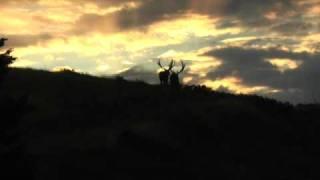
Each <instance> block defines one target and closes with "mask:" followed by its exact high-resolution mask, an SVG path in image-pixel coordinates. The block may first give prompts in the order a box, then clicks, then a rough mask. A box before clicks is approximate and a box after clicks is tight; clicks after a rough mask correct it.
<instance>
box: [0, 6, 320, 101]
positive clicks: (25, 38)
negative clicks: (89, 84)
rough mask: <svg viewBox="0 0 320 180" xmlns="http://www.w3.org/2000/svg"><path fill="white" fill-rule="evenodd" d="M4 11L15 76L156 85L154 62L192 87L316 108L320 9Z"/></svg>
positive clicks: (1, 25) (0, 30)
mask: <svg viewBox="0 0 320 180" xmlns="http://www.w3.org/2000/svg"><path fill="white" fill-rule="evenodd" d="M0 2H1V3H0V11H1V13H0V36H1V37H6V38H8V39H9V41H8V43H7V46H6V47H7V48H10V47H13V48H15V51H14V56H16V57H18V58H19V59H18V60H17V61H16V63H15V64H14V65H13V66H15V67H30V68H36V69H46V70H52V71H56V70H59V69H61V68H72V69H75V70H76V71H79V72H84V73H89V74H93V75H114V74H120V75H122V76H124V77H126V78H128V79H134V80H135V79H139V80H144V81H146V82H149V83H158V79H157V75H156V73H157V71H158V70H159V67H158V66H157V64H156V60H155V59H156V58H162V59H164V61H163V64H166V63H167V62H166V61H165V60H166V59H167V60H169V59H175V60H180V59H183V60H185V62H186V64H187V69H186V71H185V72H184V74H183V81H184V83H186V84H205V85H207V86H209V87H211V88H213V89H219V90H221V91H231V92H235V93H245V94H247V93H255V94H261V95H266V96H269V97H274V98H278V99H280V100H286V101H287V100H289V101H291V102H314V101H318V102H320V78H319V77H320V0H1V1H0ZM3 50H4V49H3ZM177 68H179V67H177Z"/></svg>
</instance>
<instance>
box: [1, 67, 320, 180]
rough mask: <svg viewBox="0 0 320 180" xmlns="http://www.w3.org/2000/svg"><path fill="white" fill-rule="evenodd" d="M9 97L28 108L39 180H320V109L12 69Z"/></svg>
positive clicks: (28, 137) (30, 148)
mask: <svg viewBox="0 0 320 180" xmlns="http://www.w3.org/2000/svg"><path fill="white" fill-rule="evenodd" d="M1 91H2V96H7V97H10V98H12V99H19V98H21V97H27V99H28V100H27V103H28V113H26V114H25V115H23V116H22V117H21V120H20V121H19V127H22V129H23V133H22V135H21V138H20V142H21V143H23V144H24V154H25V155H26V157H27V158H28V159H29V161H30V162H31V163H30V164H29V165H30V167H31V169H30V171H32V175H33V179H39V180H40V179H48V180H51V179H52V180H61V179H215V178H216V179H318V177H319V176H320V173H319V172H318V165H317V164H318V161H317V159H316V157H317V155H318V152H319V150H320V145H319V138H320V131H319V130H320V123H319V122H318V121H319V120H318V116H319V115H318V112H320V111H319V110H320V107H319V106H318V105H298V106H293V105H291V104H288V103H281V102H278V101H276V100H272V99H267V98H263V97H259V96H253V95H233V94H227V93H219V92H214V91H211V90H209V89H207V88H205V87H201V86H188V87H184V88H182V89H172V88H169V87H161V86H158V85H148V84H146V83H143V82H138V81H137V82H129V81H126V80H124V79H122V78H120V77H118V78H99V77H93V76H89V75H84V74H77V73H74V72H70V71H65V72H60V73H52V72H46V71H39V70H30V69H12V70H11V71H10V73H9V75H8V77H7V79H6V82H4V84H3V85H2V90H1ZM2 110H3V109H2ZM3 113H5V112H4V111H3V112H2V114H3Z"/></svg>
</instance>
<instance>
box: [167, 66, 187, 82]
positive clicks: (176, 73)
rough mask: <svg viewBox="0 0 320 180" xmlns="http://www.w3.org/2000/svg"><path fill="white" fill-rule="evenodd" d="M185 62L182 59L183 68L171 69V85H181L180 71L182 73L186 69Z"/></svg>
mask: <svg viewBox="0 0 320 180" xmlns="http://www.w3.org/2000/svg"><path fill="white" fill-rule="evenodd" d="M185 67H186V65H185V63H184V62H183V61H181V69H180V71H173V70H172V69H171V70H170V72H171V76H170V85H171V86H172V87H180V86H181V84H180V79H179V75H180V73H182V72H183V71H184V70H185Z"/></svg>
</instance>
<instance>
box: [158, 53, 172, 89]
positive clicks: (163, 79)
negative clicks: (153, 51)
mask: <svg viewBox="0 0 320 180" xmlns="http://www.w3.org/2000/svg"><path fill="white" fill-rule="evenodd" d="M158 65H159V66H160V67H161V68H162V69H163V71H161V72H159V79H160V84H161V85H168V80H169V76H170V71H171V69H172V68H173V65H174V62H173V60H171V62H170V64H169V67H168V68H167V69H166V68H164V67H163V66H162V65H161V62H160V59H159V61H158Z"/></svg>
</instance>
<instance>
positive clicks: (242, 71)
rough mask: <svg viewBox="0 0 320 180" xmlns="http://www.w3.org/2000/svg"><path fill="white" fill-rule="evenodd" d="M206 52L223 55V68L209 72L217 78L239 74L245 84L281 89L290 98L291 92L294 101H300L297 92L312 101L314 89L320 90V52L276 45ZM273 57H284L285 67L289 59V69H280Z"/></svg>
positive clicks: (227, 48)
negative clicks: (280, 47) (297, 50)
mask: <svg viewBox="0 0 320 180" xmlns="http://www.w3.org/2000/svg"><path fill="white" fill-rule="evenodd" d="M204 55H205V56H212V57H215V58H219V59H220V60H221V62H222V64H221V66H220V67H218V68H217V69H216V70H215V71H212V72H210V73H208V75H207V78H208V79H211V80H213V81H214V80H217V79H221V78H228V77H237V78H240V79H241V80H242V83H243V84H244V85H248V86H267V87H270V88H272V89H279V90H281V93H284V94H285V95H286V97H287V98H289V97H288V96H289V95H290V98H294V99H290V98H289V99H290V100H291V101H293V100H297V99H296V97H295V95H297V93H298V92H299V93H300V94H303V95H304V98H305V99H304V100H306V99H308V100H311V98H312V97H311V95H312V94H314V93H313V92H317V91H318V90H320V85H319V83H317V80H316V79H317V78H316V77H318V76H320V71H318V69H319V68H320V61H319V59H320V53H307V52H301V53H298V52H292V51H285V50H281V49H276V48H270V49H259V48H245V47H224V48H220V49H214V50H212V51H209V52H207V53H205V54H204ZM269 59H278V60H281V59H283V62H282V64H280V65H281V66H283V65H285V64H283V63H285V62H287V63H288V64H287V69H286V70H285V71H283V70H281V69H279V67H278V65H275V64H274V63H275V62H271V61H268V60H269ZM293 62H296V64H295V65H297V64H299V65H297V66H295V67H293V66H294V65H293V64H290V63H293ZM293 90H294V91H293ZM284 97H285V96H282V98H284ZM318 98H320V96H319V97H318ZM287 100H288V99H287Z"/></svg>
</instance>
